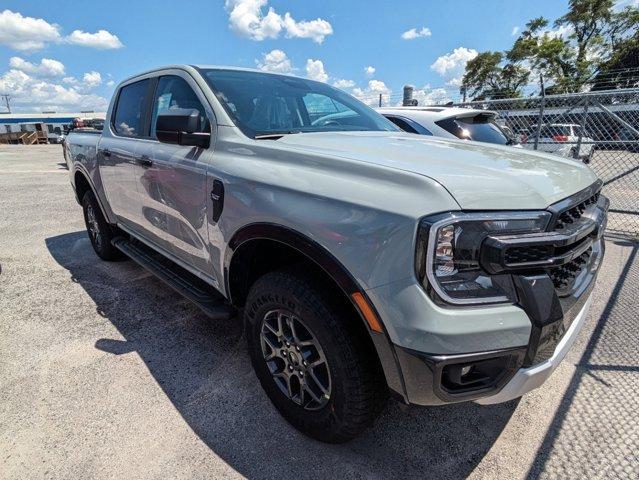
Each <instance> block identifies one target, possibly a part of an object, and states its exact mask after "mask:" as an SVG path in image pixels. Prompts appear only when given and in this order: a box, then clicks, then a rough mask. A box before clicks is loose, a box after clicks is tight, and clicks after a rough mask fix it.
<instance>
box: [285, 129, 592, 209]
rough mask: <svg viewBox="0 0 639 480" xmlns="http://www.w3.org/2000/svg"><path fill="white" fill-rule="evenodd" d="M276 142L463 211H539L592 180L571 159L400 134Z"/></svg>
mask: <svg viewBox="0 0 639 480" xmlns="http://www.w3.org/2000/svg"><path fill="white" fill-rule="evenodd" d="M276 142H277V144H280V145H282V146H284V145H286V147H287V149H295V150H298V151H300V153H302V152H304V153H309V154H315V155H321V156H325V155H330V156H332V157H339V158H343V159H345V160H351V161H358V162H364V163H367V164H374V165H378V166H383V167H387V168H394V169H398V170H403V171H407V172H412V173H415V174H419V175H424V176H427V177H429V178H431V179H433V180H435V181H437V182H439V183H440V184H441V185H443V187H444V188H446V189H447V190H448V191H449V192H450V194H451V195H452V196H453V197H454V198H455V200H456V201H457V203H458V204H459V205H460V207H461V208H462V209H464V210H514V209H517V210H521V209H526V210H530V209H543V208H546V207H548V206H549V205H550V204H552V203H555V202H557V201H559V200H561V199H563V198H565V197H568V196H569V195H571V194H573V193H575V192H578V191H579V190H582V189H584V188H586V187H588V186H589V185H591V184H592V183H594V182H595V181H596V179H597V177H596V175H595V174H594V173H593V172H592V170H590V168H588V167H587V166H586V165H584V164H583V163H581V162H577V161H575V160H571V159H565V158H561V157H558V156H554V155H548V154H543V153H537V152H530V151H527V150H524V149H516V148H512V147H502V146H496V145H495V146H493V145H489V144H484V143H477V142H468V141H463V140H448V139H443V138H435V137H426V136H420V135H414V134H410V133H402V132H330V133H329V132H326V133H324V132H322V133H301V134H294V135H286V136H284V137H282V138H281V139H279V140H277V141H276Z"/></svg>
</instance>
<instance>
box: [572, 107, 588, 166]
mask: <svg viewBox="0 0 639 480" xmlns="http://www.w3.org/2000/svg"><path fill="white" fill-rule="evenodd" d="M584 102H585V104H586V105H584V113H583V114H582V116H581V128H580V129H579V138H577V148H576V149H575V152H574V153H573V154H572V158H574V159H575V160H577V159H578V158H579V152H581V139H582V138H583V136H584V131H585V130H586V121H587V120H588V118H587V115H588V98H586V99H585V100H584Z"/></svg>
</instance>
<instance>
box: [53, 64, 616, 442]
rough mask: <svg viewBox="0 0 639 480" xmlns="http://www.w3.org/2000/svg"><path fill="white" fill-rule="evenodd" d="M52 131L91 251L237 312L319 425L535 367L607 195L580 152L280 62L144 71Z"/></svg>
mask: <svg viewBox="0 0 639 480" xmlns="http://www.w3.org/2000/svg"><path fill="white" fill-rule="evenodd" d="M343 112H347V114H344V115H341V116H340V115H336V114H340V113H343ZM327 118H328V119H327ZM344 119H347V120H344ZM64 148H65V149H66V150H67V151H66V154H67V155H66V158H67V159H68V160H67V161H68V165H69V171H70V176H71V184H72V186H73V188H74V191H75V194H76V198H77V200H78V202H79V203H80V205H82V207H83V210H84V218H85V221H86V227H87V231H88V235H89V238H90V241H91V243H92V245H93V248H94V249H95V252H96V254H97V255H98V256H99V257H100V258H101V259H103V260H107V261H109V260H113V259H115V258H117V257H120V256H122V255H126V256H128V257H130V258H131V259H133V260H134V261H136V262H138V263H139V264H141V265H142V266H143V267H145V268H147V269H149V270H150V271H151V272H152V273H153V274H155V275H157V277H159V278H160V279H161V280H163V281H164V282H166V283H167V284H168V285H170V286H171V287H173V288H174V289H176V290H177V291H178V292H180V293H181V294H183V295H184V296H186V297H187V298H188V299H190V300H191V301H193V302H194V303H195V304H196V305H197V306H199V307H200V308H201V309H202V310H203V311H204V312H205V313H206V314H207V315H208V316H209V317H211V321H216V320H218V321H219V320H221V319H232V318H238V321H242V322H244V328H245V330H244V331H245V336H246V339H247V344H248V350H249V353H250V358H251V362H252V364H253V368H254V370H255V373H256V376H257V378H258V379H259V381H260V383H261V385H262V387H263V389H264V390H265V392H266V394H267V396H268V397H269V399H270V400H271V402H272V403H273V405H274V406H275V408H277V410H279V412H280V413H281V414H282V415H283V416H284V417H285V418H286V419H287V420H288V421H289V422H290V423H291V424H292V425H294V426H295V427H296V428H297V429H299V430H300V431H302V432H304V433H305V434H307V435H309V436H311V437H313V438H316V439H319V440H322V441H326V442H334V443H338V442H344V441H347V440H349V439H351V438H353V437H355V436H357V435H358V434H360V433H361V432H362V431H363V430H364V429H365V428H367V427H368V426H369V425H370V424H371V423H372V422H373V421H374V419H375V418H376V417H377V416H378V414H379V413H380V412H381V411H382V409H383V408H384V406H385V403H386V402H387V400H388V398H395V399H397V400H399V401H400V402H403V403H405V404H412V405H442V404H448V403H453V402H462V401H475V402H478V403H480V404H492V403H497V402H504V401H508V400H511V399H515V398H518V397H520V396H521V395H523V394H524V393H526V392H528V391H530V390H532V389H534V388H537V387H539V386H540V385H541V384H542V383H543V382H544V381H545V379H546V378H548V376H549V375H550V374H551V372H552V371H553V370H554V369H555V368H556V367H557V365H558V364H559V363H560V362H561V361H562V359H563V358H564V356H565V355H566V353H567V351H568V350H569V349H570V347H571V345H572V344H573V342H574V341H575V338H576V337H577V335H578V334H579V331H580V329H581V327H582V326H583V324H584V321H585V319H586V316H587V312H588V307H589V304H590V297H591V291H592V288H593V286H594V284H595V278H596V276H597V272H598V269H599V266H600V265H601V261H602V258H603V254H604V242H603V232H604V229H605V225H606V216H607V209H608V200H607V199H606V198H605V197H604V196H603V195H601V193H600V190H601V187H602V182H601V181H600V180H599V179H598V178H597V177H596V176H595V174H594V173H593V172H592V170H590V168H589V167H588V166H586V165H583V164H581V163H577V162H574V161H572V160H567V159H566V160H564V159H561V158H558V157H556V156H551V155H548V154H544V153H536V152H528V151H524V150H521V149H519V150H518V149H513V148H509V147H505V146H503V147H502V146H494V145H488V144H479V143H477V144H474V143H469V142H465V141H462V140H455V139H452V140H449V139H443V138H435V137H427V136H421V135H415V134H411V133H406V132H401V131H400V130H399V129H398V128H397V127H396V126H395V125H394V124H392V123H391V122H390V121H388V120H387V119H385V118H384V117H382V116H381V115H380V114H379V113H377V112H375V111H373V110H372V109H370V108H368V107H367V106H365V105H364V104H362V103H361V102H359V101H358V100H356V99H355V98H353V97H352V96H350V95H348V94H347V93H345V92H342V91H340V90H337V89H335V88H333V87H331V86H329V85H326V84H324V83H318V82H314V81H311V80H307V79H303V78H296V77H293V76H287V75H279V74H272V73H265V72H258V71H253V70H247V69H239V68H226V67H206V66H170V67H166V68H160V69H157V70H153V71H149V72H146V73H143V74H140V75H136V76H135V77H132V78H129V79H127V80H125V81H123V82H122V83H121V84H120V85H119V86H118V87H117V89H116V93H115V95H114V97H113V99H112V101H111V103H110V106H109V109H108V112H107V116H106V121H105V124H104V129H103V131H102V132H94V133H89V132H75V131H74V132H71V133H70V134H69V136H68V138H67V141H66V142H65V147H64Z"/></svg>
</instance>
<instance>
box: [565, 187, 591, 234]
mask: <svg viewBox="0 0 639 480" xmlns="http://www.w3.org/2000/svg"><path fill="white" fill-rule="evenodd" d="M597 201H599V192H597V193H595V194H594V195H593V196H591V197H589V198H587V199H586V200H584V201H583V202H581V203H578V204H577V205H573V206H572V207H570V208H569V209H568V210H565V211H564V212H562V213H561V214H560V215H559V216H558V217H557V221H556V222H555V230H559V231H561V230H563V229H565V228H567V227H569V226H570V225H572V224H573V223H575V222H576V221H577V220H579V219H580V218H581V216H582V215H583V213H584V212H585V211H586V209H587V208H588V207H590V206H591V205H596V204H597Z"/></svg>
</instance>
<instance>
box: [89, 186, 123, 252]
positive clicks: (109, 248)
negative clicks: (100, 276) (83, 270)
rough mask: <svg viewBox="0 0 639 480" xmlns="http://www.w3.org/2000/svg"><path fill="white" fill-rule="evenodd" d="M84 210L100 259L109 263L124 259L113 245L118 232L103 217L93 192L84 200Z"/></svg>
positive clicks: (90, 234) (94, 247) (94, 248)
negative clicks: (112, 242)
mask: <svg viewBox="0 0 639 480" xmlns="http://www.w3.org/2000/svg"><path fill="white" fill-rule="evenodd" d="M82 209H83V210H84V223H85V224H86V227H87V233H88V234H89V240H91V245H92V246H93V250H95V253H96V254H97V255H98V257H100V258H101V259H102V260H107V261H111V260H117V259H118V258H122V257H123V254H122V252H120V250H118V249H117V248H115V247H114V246H113V245H112V244H111V240H113V238H114V237H115V236H116V232H115V230H114V228H113V227H111V226H110V225H109V224H108V223H107V221H106V219H105V218H104V215H102V210H100V206H99V205H98V201H97V199H96V198H95V194H94V193H93V192H92V191H91V190H89V191H88V192H87V193H85V194H84V197H83V198H82Z"/></svg>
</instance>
